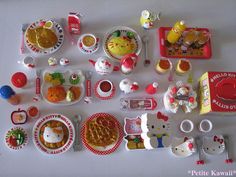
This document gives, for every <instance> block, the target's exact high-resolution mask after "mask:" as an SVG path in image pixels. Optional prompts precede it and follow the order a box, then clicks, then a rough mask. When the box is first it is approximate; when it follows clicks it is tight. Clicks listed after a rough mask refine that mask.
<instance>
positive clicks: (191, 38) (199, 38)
mask: <svg viewBox="0 0 236 177" xmlns="http://www.w3.org/2000/svg"><path fill="white" fill-rule="evenodd" d="M170 30H171V27H160V28H159V31H158V32H159V43H160V54H161V56H162V57H167V58H192V59H210V58H211V40H210V32H209V29H207V28H186V29H185V31H184V32H183V35H182V36H181V37H180V38H179V40H178V41H177V42H176V43H174V44H171V43H169V42H168V41H167V34H168V32H169V31H170Z"/></svg>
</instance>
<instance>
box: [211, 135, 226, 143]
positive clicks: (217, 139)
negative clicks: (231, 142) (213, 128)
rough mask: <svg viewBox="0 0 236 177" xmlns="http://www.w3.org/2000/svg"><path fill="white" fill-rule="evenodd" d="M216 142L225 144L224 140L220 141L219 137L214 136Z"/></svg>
mask: <svg viewBox="0 0 236 177" xmlns="http://www.w3.org/2000/svg"><path fill="white" fill-rule="evenodd" d="M213 140H214V141H215V142H216V141H218V142H219V143H220V144H222V143H223V142H224V140H223V139H220V138H218V137H217V136H214V139H213Z"/></svg>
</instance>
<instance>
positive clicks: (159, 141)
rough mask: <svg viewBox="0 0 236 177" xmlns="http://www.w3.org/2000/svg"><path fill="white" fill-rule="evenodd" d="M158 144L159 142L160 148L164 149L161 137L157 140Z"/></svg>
mask: <svg viewBox="0 0 236 177" xmlns="http://www.w3.org/2000/svg"><path fill="white" fill-rule="evenodd" d="M157 142H158V146H157V147H158V148H163V147H164V145H163V143H162V137H160V138H157Z"/></svg>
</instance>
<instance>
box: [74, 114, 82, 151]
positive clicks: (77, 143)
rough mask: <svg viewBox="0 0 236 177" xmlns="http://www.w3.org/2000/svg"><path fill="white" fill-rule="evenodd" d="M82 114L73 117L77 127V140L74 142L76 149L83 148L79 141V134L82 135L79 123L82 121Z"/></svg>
mask: <svg viewBox="0 0 236 177" xmlns="http://www.w3.org/2000/svg"><path fill="white" fill-rule="evenodd" d="M81 120H82V118H81V116H80V115H79V114H78V115H75V117H74V118H73V123H74V127H75V141H74V144H73V149H74V151H75V152H76V151H79V150H81V143H80V142H79V136H80V131H79V124H80V123H81Z"/></svg>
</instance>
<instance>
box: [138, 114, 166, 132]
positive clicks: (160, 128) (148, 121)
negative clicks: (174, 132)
mask: <svg viewBox="0 0 236 177" xmlns="http://www.w3.org/2000/svg"><path fill="white" fill-rule="evenodd" d="M141 120H142V121H141V128H142V132H150V133H153V134H164V133H167V132H169V129H170V123H169V118H168V117H167V116H165V115H164V114H162V113H161V112H158V113H157V114H147V113H146V114H143V115H142V116H141Z"/></svg>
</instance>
